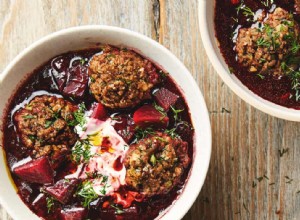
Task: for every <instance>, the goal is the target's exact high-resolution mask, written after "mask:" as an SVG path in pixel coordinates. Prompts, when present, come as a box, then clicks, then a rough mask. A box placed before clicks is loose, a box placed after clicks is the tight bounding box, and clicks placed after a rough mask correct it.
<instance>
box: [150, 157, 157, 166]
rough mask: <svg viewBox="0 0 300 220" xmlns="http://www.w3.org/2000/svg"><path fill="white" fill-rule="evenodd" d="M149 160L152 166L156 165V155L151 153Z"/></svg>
mask: <svg viewBox="0 0 300 220" xmlns="http://www.w3.org/2000/svg"><path fill="white" fill-rule="evenodd" d="M150 162H151V164H152V166H155V165H156V157H155V155H154V154H152V155H151V157H150Z"/></svg>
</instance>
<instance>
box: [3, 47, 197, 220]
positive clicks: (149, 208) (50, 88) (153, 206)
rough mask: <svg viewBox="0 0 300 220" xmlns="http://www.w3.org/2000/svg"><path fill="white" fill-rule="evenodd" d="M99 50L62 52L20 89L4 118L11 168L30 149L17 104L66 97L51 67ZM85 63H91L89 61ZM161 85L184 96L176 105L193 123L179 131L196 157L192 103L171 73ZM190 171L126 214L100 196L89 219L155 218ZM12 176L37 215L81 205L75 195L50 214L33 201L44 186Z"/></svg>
mask: <svg viewBox="0 0 300 220" xmlns="http://www.w3.org/2000/svg"><path fill="white" fill-rule="evenodd" d="M98 52H99V50H98V49H88V50H84V51H77V52H69V53H66V54H63V55H60V56H59V57H56V58H54V59H52V60H50V61H48V62H47V63H45V64H44V65H42V66H41V67H40V68H38V69H36V70H34V71H33V73H32V74H31V75H30V77H29V78H28V79H27V80H26V81H25V82H24V83H23V84H22V85H21V86H20V87H19V88H18V90H17V91H16V93H15V94H14V95H13V97H12V98H11V100H10V103H9V105H8V108H7V109H8V110H7V113H6V114H4V115H5V117H4V120H3V133H4V138H3V146H4V149H5V152H6V155H7V165H8V167H9V169H10V170H12V166H13V164H14V163H16V162H17V161H19V160H21V159H23V158H26V157H27V156H28V152H27V150H26V148H24V147H23V146H22V144H21V142H20V140H19V138H18V136H17V133H16V131H15V126H14V124H13V121H12V115H13V113H14V112H15V111H16V110H17V108H19V107H17V105H19V104H20V103H22V102H24V100H27V99H28V98H29V97H31V96H32V94H33V93H34V92H41V91H42V92H43V93H47V94H48V93H49V94H57V95H61V96H64V95H63V94H61V93H60V92H59V89H58V88H57V85H56V84H55V83H54V81H53V78H52V76H51V74H50V73H51V68H67V66H69V65H70V61H71V60H72V59H73V58H76V59H75V61H74V62H73V65H78V62H79V60H80V59H82V58H86V59H87V60H89V59H90V58H91V57H92V56H93V55H94V54H95V53H98ZM53 60H54V61H53ZM73 60H74V59H73ZM52 62H58V64H59V65H58V66H57V65H53V64H52V65H51V63H52ZM76 62H77V63H76ZM84 65H88V62H86V63H85V64H84ZM159 87H165V88H167V89H169V90H170V91H172V92H174V93H176V94H177V95H179V96H180V98H179V100H178V101H177V104H176V107H177V108H178V109H185V111H184V112H182V113H181V117H182V120H185V121H186V122H187V123H188V124H189V125H190V126H189V128H188V127H185V126H178V134H179V135H180V136H181V138H182V139H183V140H184V141H187V142H188V143H189V151H188V153H189V156H190V158H193V157H192V156H193V135H194V131H193V130H192V129H191V127H192V126H191V120H190V114H189V111H188V106H187V105H186V102H185V100H184V98H183V97H182V94H181V92H180V91H179V89H178V88H177V86H176V85H175V83H174V82H173V80H172V79H171V78H170V77H169V76H167V77H166V78H165V81H164V82H163V83H162V84H160V85H159V86H158V87H157V88H159ZM157 88H155V89H157ZM65 98H66V99H68V100H70V101H71V102H73V103H76V104H78V103H81V102H82V101H83V102H84V103H85V105H86V106H87V108H89V107H90V106H91V104H92V103H94V102H95V99H94V98H93V96H92V95H90V94H89V92H88V91H86V92H85V93H84V95H83V97H82V98H78V99H70V98H68V97H65ZM147 102H148V103H151V102H153V100H148V101H147ZM142 104H143V103H142ZM138 107H139V106H136V107H135V108H134V109H125V110H122V111H113V110H108V114H109V115H112V114H114V115H116V114H120V113H121V114H122V115H126V116H127V117H129V118H131V117H132V113H133V112H134V110H135V109H136V108H138ZM174 123H175V122H174V120H173V116H170V124H169V128H172V127H174V126H175V125H174ZM129 144H130V143H129ZM109 147H110V143H109V141H108V143H107V145H105V146H104V148H103V150H106V151H107V150H108V149H109ZM106 148H107V149H106ZM119 159H120V160H121V158H119ZM120 160H117V162H116V164H115V165H114V167H115V169H116V170H120V169H121V167H122V165H121V161H120ZM75 170H76V166H75V165H74V164H72V163H70V162H68V163H65V164H63V166H62V167H60V168H59V169H58V170H57V171H56V180H55V181H57V180H59V179H61V178H63V177H64V176H65V175H67V174H70V173H72V172H74V171H75ZM189 170H190V167H188V168H187V169H186V171H185V173H184V175H183V176H182V180H181V182H180V183H179V184H178V185H176V186H175V187H174V189H173V190H172V191H171V192H170V193H169V194H167V195H163V196H155V197H152V198H150V199H149V200H146V201H145V202H134V203H133V205H132V207H130V208H127V209H124V210H123V211H124V213H122V214H116V210H115V209H112V208H109V209H103V208H101V207H102V205H101V204H102V203H103V201H105V200H106V199H105V198H100V199H99V200H98V203H97V204H95V205H94V206H91V208H90V210H89V214H88V219H107V220H109V219H153V218H155V217H156V216H158V215H159V213H160V212H161V211H163V210H164V209H166V208H167V207H168V206H169V205H171V203H172V202H173V201H174V200H175V199H176V197H177V196H178V195H179V190H181V189H182V187H183V185H184V183H185V180H186V178H187V175H188V172H189ZM12 177H13V180H14V183H15V185H16V187H17V189H18V193H19V195H20V197H21V199H22V200H23V202H24V203H25V204H26V205H27V206H28V207H29V208H30V209H31V210H33V211H34V212H35V213H36V214H37V215H39V216H40V217H42V218H45V219H49V220H52V219H53V220H57V219H59V213H60V211H61V210H62V209H64V208H68V207H69V208H70V207H75V206H78V205H80V201H78V200H77V199H75V198H74V199H73V200H71V201H70V202H68V203H67V204H66V205H62V204H60V203H58V202H56V203H55V209H54V211H53V212H51V213H48V212H47V207H45V205H41V204H45V198H41V199H40V200H41V201H42V202H41V203H40V204H33V201H34V200H35V199H36V198H37V197H38V195H39V194H40V188H41V185H39V184H32V183H26V182H24V181H23V180H21V179H20V178H18V177H17V176H15V175H14V174H13V173H12Z"/></svg>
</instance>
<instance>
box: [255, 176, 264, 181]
mask: <svg viewBox="0 0 300 220" xmlns="http://www.w3.org/2000/svg"><path fill="white" fill-rule="evenodd" d="M256 179H257V180H258V182H260V181H262V180H263V179H264V178H263V177H262V176H260V177H257V178H256Z"/></svg>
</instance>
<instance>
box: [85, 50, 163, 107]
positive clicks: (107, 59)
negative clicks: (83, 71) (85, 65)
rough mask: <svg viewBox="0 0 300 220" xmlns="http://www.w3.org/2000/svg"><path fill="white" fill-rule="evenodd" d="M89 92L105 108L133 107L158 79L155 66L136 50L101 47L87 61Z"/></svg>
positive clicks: (145, 95) (147, 94) (148, 93)
mask: <svg viewBox="0 0 300 220" xmlns="http://www.w3.org/2000/svg"><path fill="white" fill-rule="evenodd" d="M88 73H89V76H90V78H91V82H90V85H89V86H90V91H91V93H92V94H93V95H94V97H95V98H96V100H97V101H98V102H101V103H102V104H103V105H105V106H106V107H109V108H129V107H134V106H135V105H137V104H138V103H140V102H141V101H142V100H144V99H146V98H148V97H149V96H150V90H151V88H153V86H154V85H155V84H157V83H158V81H159V75H158V73H157V69H156V68H155V67H154V65H153V64H152V63H151V62H150V61H149V60H146V59H144V58H142V57H141V56H139V55H138V54H137V53H135V52H133V51H130V50H126V49H118V48H114V47H111V46H105V47H104V49H103V51H102V53H101V54H96V55H94V56H93V57H92V59H91V61H90V63H89V71H88Z"/></svg>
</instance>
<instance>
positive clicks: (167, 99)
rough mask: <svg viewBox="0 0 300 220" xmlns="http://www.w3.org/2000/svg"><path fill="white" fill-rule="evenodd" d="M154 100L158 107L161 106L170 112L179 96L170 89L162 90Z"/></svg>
mask: <svg viewBox="0 0 300 220" xmlns="http://www.w3.org/2000/svg"><path fill="white" fill-rule="evenodd" d="M154 98H155V101H156V102H157V104H158V105H160V106H161V107H162V108H163V109H164V110H165V111H168V110H169V109H170V106H171V105H174V104H175V103H176V101H177V99H178V95H176V94H174V93H173V92H171V91H169V90H168V89H165V88H161V89H160V90H158V91H157V92H156V93H155V94H154Z"/></svg>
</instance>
